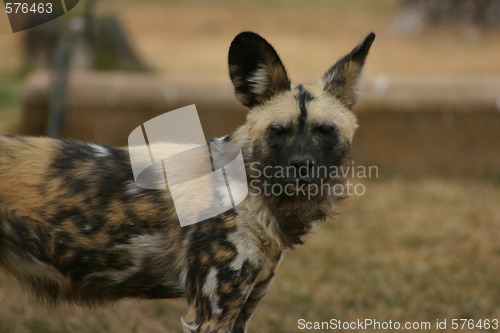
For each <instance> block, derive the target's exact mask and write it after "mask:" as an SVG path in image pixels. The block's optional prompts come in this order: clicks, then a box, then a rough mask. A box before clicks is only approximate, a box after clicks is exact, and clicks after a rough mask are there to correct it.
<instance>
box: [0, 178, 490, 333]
mask: <svg viewBox="0 0 500 333" xmlns="http://www.w3.org/2000/svg"><path fill="white" fill-rule="evenodd" d="M365 186H366V194H365V195H364V196H360V197H352V198H349V199H348V200H347V201H346V203H345V205H344V206H343V207H342V209H341V210H342V214H341V215H340V216H339V217H338V218H337V219H336V220H334V221H327V222H326V223H325V224H323V225H321V226H320V227H319V228H318V230H317V231H316V232H315V233H314V234H313V235H311V236H309V237H308V239H307V242H306V244H305V245H303V246H301V247H299V248H297V249H296V250H294V251H292V252H290V253H289V254H288V255H287V256H286V258H285V260H284V261H283V263H282V266H281V267H280V269H279V271H278V276H277V279H276V281H275V283H274V284H273V286H272V288H271V291H270V293H269V294H268V295H267V296H266V298H265V299H264V301H263V302H262V303H261V305H260V306H259V308H258V309H257V311H256V313H255V316H254V318H253V320H252V321H251V326H250V331H251V332H262V333H265V332H269V333H277V332H298V331H299V330H298V328H297V320H298V319H300V318H304V319H306V320H308V321H327V320H329V319H330V318H338V319H340V320H344V321H347V320H356V319H358V318H361V319H363V318H374V319H377V320H379V321H388V320H393V321H401V322H405V321H431V322H432V323H433V324H434V323H435V320H436V319H448V320H451V319H452V318H474V319H481V318H498V319H500V279H499V278H498V277H499V276H500V243H499V242H498V238H499V236H500V224H499V221H500V206H498V202H500V188H499V187H498V186H496V187H495V186H494V185H491V184H487V183H481V182H469V183H463V182H459V181H453V180H440V179H426V180H401V179H393V180H386V181H371V182H367V183H365ZM0 304H2V305H1V306H0V332H16V333H17V332H19V333H24V332H36V333H45V332H47V333H49V332H51V333H59V332H103V333H104V332H137V333H153V332H165V331H166V332H180V331H181V330H180V323H179V317H180V316H181V315H183V314H184V313H185V311H186V305H185V301H184V300H172V301H170V300H166V301H135V300H126V301H122V302H119V303H117V304H115V305H114V306H111V307H106V308H102V309H90V310H89V309H87V310H86V309H81V308H78V309H75V308H71V307H69V308H64V309H54V310H47V309H44V308H43V307H38V306H35V305H33V303H31V302H30V301H29V299H28V298H27V297H25V296H21V290H20V289H19V288H18V287H17V285H16V284H15V283H12V282H11V281H10V279H7V278H6V277H4V276H2V277H1V278H0ZM448 331H449V332H452V331H451V330H448ZM478 331H479V330H476V332H478ZM455 332H456V331H455Z"/></svg>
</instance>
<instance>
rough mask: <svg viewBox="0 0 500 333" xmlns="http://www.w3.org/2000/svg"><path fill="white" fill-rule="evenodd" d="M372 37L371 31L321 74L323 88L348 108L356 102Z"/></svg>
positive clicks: (373, 36)
mask: <svg viewBox="0 0 500 333" xmlns="http://www.w3.org/2000/svg"><path fill="white" fill-rule="evenodd" d="M374 39H375V34H374V33H373V32H372V33H370V34H369V35H368V36H366V38H365V40H364V41H363V42H362V43H361V44H359V45H358V46H356V47H355V48H354V49H353V50H352V51H351V52H350V53H349V54H348V55H346V56H345V57H343V58H341V59H340V60H339V61H337V63H336V64H335V65H333V66H332V67H331V68H330V69H329V70H328V71H327V72H326V73H325V75H323V78H322V81H323V84H324V90H325V91H327V92H329V93H330V94H332V95H333V96H335V97H336V98H338V99H339V100H340V101H341V102H342V103H343V104H344V105H345V106H347V108H349V109H351V108H352V107H353V106H354V104H355V103H356V99H357V89H358V85H359V80H360V78H361V71H362V69H363V65H364V64H365V60H366V56H367V55H368V51H369V50H370V46H371V45H372V43H373V40H374Z"/></svg>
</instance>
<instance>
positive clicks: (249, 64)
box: [228, 32, 375, 183]
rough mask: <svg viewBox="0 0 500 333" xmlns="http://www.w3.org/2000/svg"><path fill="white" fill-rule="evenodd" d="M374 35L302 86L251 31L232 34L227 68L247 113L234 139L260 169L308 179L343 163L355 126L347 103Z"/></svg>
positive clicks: (282, 176)
mask: <svg viewBox="0 0 500 333" xmlns="http://www.w3.org/2000/svg"><path fill="white" fill-rule="evenodd" d="M374 39H375V34H373V33H371V34H369V35H368V36H367V37H366V38H365V39H364V41H363V42H362V43H361V44H359V45H358V46H356V47H355V48H354V49H353V50H352V51H351V52H350V53H349V54H347V55H346V56H344V57H342V58H341V59H340V60H338V61H337V62H336V63H335V65H333V66H332V67H331V68H330V69H329V70H327V71H326V73H325V74H324V75H323V77H322V79H321V81H320V83H319V84H317V85H314V86H306V85H302V84H298V85H292V84H291V83H290V80H289V78H288V76H287V73H286V70H285V67H284V66H283V63H282V62H281V60H280V58H279V56H278V54H277V53H276V51H275V50H274V48H273V47H272V46H271V45H270V44H269V43H268V42H267V41H266V40H265V39H264V38H262V37H261V36H259V35H257V34H255V33H253V32H243V33H240V34H239V35H238V36H236V38H235V39H234V40H233V42H232V43H231V47H230V50H229V59H228V60H229V73H230V76H231V80H232V82H233V84H234V88H235V93H236V97H237V98H238V100H239V101H240V102H241V103H242V104H243V105H245V106H247V107H249V108H250V112H249V114H248V117H247V122H246V123H245V125H243V126H242V127H241V128H240V129H239V130H238V131H237V132H236V133H235V138H234V139H235V140H236V141H240V143H241V145H242V146H244V147H246V148H247V149H248V152H249V154H250V159H251V161H253V162H254V163H258V164H259V165H258V166H257V167H258V168H260V170H261V171H264V170H265V168H268V169H269V168H272V169H273V171H271V170H267V174H269V175H272V176H271V178H274V181H279V182H290V181H293V180H297V179H299V180H300V181H303V182H307V183H309V182H316V181H317V180H318V179H319V178H324V177H323V176H325V173H324V171H325V170H327V169H328V168H330V167H332V166H341V165H343V164H344V163H345V161H346V158H347V155H348V153H349V152H350V149H351V142H352V139H353V136H354V132H355V130H356V127H357V122H356V117H355V116H354V114H353V113H352V112H351V108H352V107H353V105H354V104H355V102H356V97H357V89H358V85H359V81H360V77H361V71H362V68H363V65H364V63H365V59H366V56H367V54H368V51H369V49H370V46H371V44H372V42H373V40H374ZM319 169H321V170H322V171H320V170H319ZM279 170H286V174H278V172H279ZM315 171H316V172H315ZM276 176H278V177H276Z"/></svg>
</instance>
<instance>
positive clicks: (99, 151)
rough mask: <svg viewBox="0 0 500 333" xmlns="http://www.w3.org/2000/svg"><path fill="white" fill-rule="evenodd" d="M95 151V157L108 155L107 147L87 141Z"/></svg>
mask: <svg viewBox="0 0 500 333" xmlns="http://www.w3.org/2000/svg"><path fill="white" fill-rule="evenodd" d="M88 145H89V146H90V147H91V148H92V149H93V150H94V153H95V156H96V157H107V156H109V149H108V148H106V147H103V146H101V145H98V144H95V143H89V144H88Z"/></svg>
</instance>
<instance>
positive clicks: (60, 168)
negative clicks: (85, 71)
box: [0, 32, 375, 332]
mask: <svg viewBox="0 0 500 333" xmlns="http://www.w3.org/2000/svg"><path fill="white" fill-rule="evenodd" d="M374 37H375V36H374V35H373V34H370V35H368V36H367V37H366V39H365V40H364V41H363V42H362V43H361V44H360V45H359V46H357V47H356V48H355V49H354V50H353V51H352V52H351V53H349V54H348V55H347V56H345V57H343V58H342V59H340V60H339V61H338V62H337V63H336V64H335V65H334V66H333V67H332V68H331V69H330V70H328V71H327V72H326V74H325V75H324V77H323V79H322V81H321V83H320V84H318V85H317V86H304V85H297V86H293V87H292V86H291V83H290V81H289V79H288V77H287V74H286V71H285V68H284V67H283V65H282V63H281V60H280V59H279V57H278V55H277V53H276V51H275V50H274V49H273V48H272V46H271V45H270V44H268V43H267V42H266V41H265V40H264V39H263V38H262V37H260V36H259V35H257V34H254V33H251V32H244V33H241V34H240V35H238V36H237V37H236V38H235V39H234V41H233V42H232V44H231V48H230V51H229V71H230V76H231V79H232V81H233V83H234V86H235V92H236V96H237V98H238V99H239V100H240V101H241V102H242V103H243V104H244V105H245V106H247V107H249V108H250V112H249V114H248V117H247V121H246V123H245V124H244V125H243V126H242V127H240V128H239V129H238V130H237V131H236V132H235V133H233V134H231V135H229V136H227V137H225V138H224V140H226V141H231V142H233V143H235V144H237V145H238V146H239V147H241V149H242V151H243V154H244V159H245V163H246V164H247V165H248V166H249V167H248V170H247V171H248V176H249V178H251V177H252V175H253V173H255V171H256V170H258V168H263V167H265V166H271V167H277V166H287V167H292V168H294V167H297V168H298V167H301V166H305V167H306V168H313V167H316V166H319V165H326V166H332V165H333V166H340V165H342V164H343V163H345V160H346V158H347V155H348V153H349V151H350V147H351V141H352V138H353V135H354V131H355V129H356V127H357V124H356V119H355V116H354V115H353V114H352V113H351V111H350V108H351V107H352V106H353V105H354V103H355V100H356V89H357V85H358V81H359V78H360V74H361V69H362V67H363V64H364V62H365V58H366V55H367V54H368V50H369V48H370V45H371V43H372V42H373V39H374ZM166 147H167V148H166V149H176V148H175V145H174V144H172V146H171V148H168V147H169V146H168V144H167V145H166ZM128 153H129V152H128V150H127V149H121V148H113V147H107V146H102V145H98V144H89V143H82V142H77V141H71V140H54V139H48V138H30V137H19V136H7V135H4V136H0V264H1V265H2V266H3V267H4V268H5V269H6V270H7V271H8V272H10V273H11V274H12V275H13V276H15V277H16V278H17V279H18V280H20V281H21V282H22V283H23V284H24V285H25V286H27V287H28V289H29V290H31V291H32V292H33V293H34V294H35V295H36V296H38V297H39V298H40V299H42V300H46V301H48V302H49V303H56V302H58V301H69V302H73V303H82V304H98V303H102V302H106V301H115V300H118V299H121V298H124V297H140V298H149V299H154V298H173V297H183V296H186V297H187V298H188V303H189V310H188V313H187V314H186V315H185V316H184V317H183V319H182V321H183V327H184V329H185V330H186V331H188V332H245V331H246V326H247V322H248V319H249V318H250V316H251V315H252V312H253V310H254V308H255V306H256V305H257V303H258V302H259V301H260V300H261V298H262V297H263V296H264V295H265V293H266V291H267V289H268V287H269V284H270V283H271V281H272V279H273V277H274V274H275V270H276V267H277V266H278V264H279V262H280V260H281V258H282V255H283V253H284V252H285V251H286V250H287V249H290V248H292V247H293V246H294V245H296V244H300V243H302V237H303V236H304V235H306V234H307V233H308V232H309V231H310V229H311V227H312V225H313V224H314V223H315V222H317V221H321V220H323V219H324V218H325V217H326V216H328V215H329V214H330V213H331V210H332V208H333V207H334V205H335V202H336V200H337V199H338V198H337V197H335V196H329V195H316V196H313V197H312V198H305V197H304V196H303V195H297V196H265V195H263V194H260V195H258V194H256V191H255V189H253V190H251V191H250V192H251V193H250V194H249V195H248V197H247V198H246V199H245V200H244V201H243V202H242V203H241V204H239V205H238V206H237V207H236V208H235V209H233V210H230V211H228V212H226V213H224V214H222V215H219V216H217V217H215V218H212V219H210V220H207V221H204V222H201V223H197V224H194V225H189V226H186V227H180V225H179V223H178V220H177V217H176V212H175V208H174V206H173V204H172V199H171V197H170V193H169V192H168V191H166V190H146V189H142V188H139V187H137V186H136V184H135V183H134V178H133V174H132V170H131V167H130V160H129V155H128ZM250 165H254V167H252V168H250ZM255 165H256V167H255ZM254 168H257V169H254ZM301 177H302V176H301V175H299V176H298V178H299V179H298V180H299V181H301V182H304V183H308V184H309V183H315V182H318V181H319V180H318V179H311V177H309V176H304V177H302V178H301ZM294 180H297V179H293V180H292V179H269V180H268V181H270V182H272V183H273V182H274V183H280V184H286V183H287V182H291V181H294ZM321 181H326V182H331V183H337V182H342V180H341V179H321Z"/></svg>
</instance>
